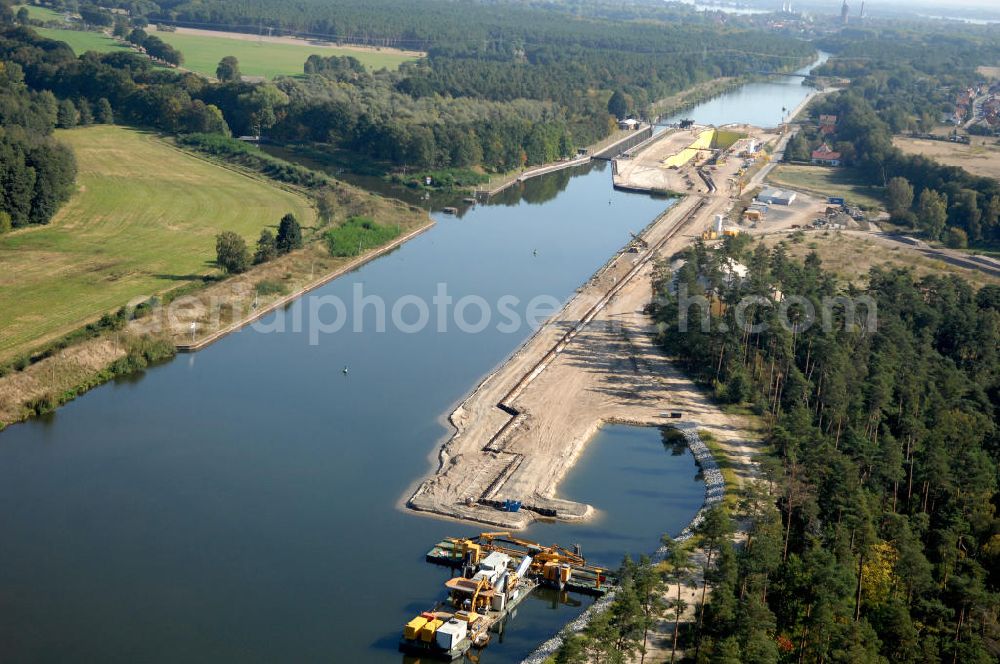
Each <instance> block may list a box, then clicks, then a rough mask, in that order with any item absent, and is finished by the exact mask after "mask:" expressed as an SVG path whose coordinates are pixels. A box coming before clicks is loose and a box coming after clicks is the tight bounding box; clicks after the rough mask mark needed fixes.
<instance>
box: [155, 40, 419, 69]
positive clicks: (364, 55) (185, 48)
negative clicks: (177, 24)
mask: <svg viewBox="0 0 1000 664" xmlns="http://www.w3.org/2000/svg"><path fill="white" fill-rule="evenodd" d="M154 34H155V35H156V36H157V37H159V38H160V39H162V40H163V41H165V42H167V43H168V44H170V45H171V46H173V47H174V48H176V49H177V50H179V51H180V52H181V53H183V54H184V65H183V66H184V67H185V68H187V69H190V70H192V71H196V72H199V73H202V74H205V75H207V76H215V69H216V67H218V65H219V61H220V60H222V58H224V57H226V56H227V55H232V56H235V57H236V58H237V59H238V60H239V61H240V71H241V72H243V74H245V75H247V76H265V77H267V78H274V77H275V76H281V75H287V76H295V75H298V74H301V73H302V67H303V65H304V64H305V62H306V60H307V59H308V58H309V56H310V55H313V54H314V53H315V54H317V55H322V56H324V57H329V56H332V55H350V56H353V57H355V58H357V59H358V60H359V61H361V63H362V64H364V65H365V66H366V67H368V68H369V69H372V70H375V69H381V68H382V67H388V68H389V69H395V68H396V67H398V66H399V65H400V64H402V63H403V62H406V61H407V60H411V59H412V58H411V57H409V56H407V55H404V54H402V53H399V52H396V51H368V50H355V49H349V48H342V49H341V48H329V47H324V46H309V45H308V44H306V43H304V42H303V43H302V44H301V45H300V44H283V43H277V42H258V41H256V40H253V39H250V40H247V39H242V38H238V37H220V36H215V35H201V34H188V33H180V32H156V33H154Z"/></svg>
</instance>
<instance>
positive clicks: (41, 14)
mask: <svg viewBox="0 0 1000 664" xmlns="http://www.w3.org/2000/svg"><path fill="white" fill-rule="evenodd" d="M21 7H27V8H28V17H29V18H32V19H34V20H36V21H62V20H65V14H63V13H62V12H57V11H54V10H52V9H49V8H48V7H36V6H35V5H14V12H15V13H17V11H18V10H20V9H21Z"/></svg>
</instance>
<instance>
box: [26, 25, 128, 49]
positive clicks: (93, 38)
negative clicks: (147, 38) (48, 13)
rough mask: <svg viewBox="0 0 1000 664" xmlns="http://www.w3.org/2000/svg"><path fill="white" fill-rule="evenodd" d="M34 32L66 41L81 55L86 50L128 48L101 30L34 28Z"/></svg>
mask: <svg viewBox="0 0 1000 664" xmlns="http://www.w3.org/2000/svg"><path fill="white" fill-rule="evenodd" d="M35 32H37V33H38V34H40V35H41V36H43V37H47V38H49V39H55V40H56V41H62V42H66V43H67V44H69V46H70V48H72V49H73V52H74V53H76V54H77V55H82V54H84V53H86V52H87V51H97V52H98V53H111V52H114V51H126V50H129V49H128V47H127V46H123V45H122V44H120V43H119V42H117V41H115V40H114V39H112V38H111V37H108V36H107V35H105V34H104V33H101V32H87V31H82V30H63V29H61V28H35Z"/></svg>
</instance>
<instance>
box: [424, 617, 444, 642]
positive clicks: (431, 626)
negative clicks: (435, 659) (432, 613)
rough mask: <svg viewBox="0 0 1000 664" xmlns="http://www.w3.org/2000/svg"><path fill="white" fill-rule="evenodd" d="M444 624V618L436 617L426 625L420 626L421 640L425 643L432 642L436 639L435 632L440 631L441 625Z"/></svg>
mask: <svg viewBox="0 0 1000 664" xmlns="http://www.w3.org/2000/svg"><path fill="white" fill-rule="evenodd" d="M443 624H444V621H443V620H439V619H438V618H435V619H434V620H430V621H428V622H427V624H426V625H424V626H423V627H421V628H420V640H421V641H423V642H424V643H430V642H432V641H433V640H434V634H435V632H437V631H438V629H439V628H440V627H441V625H443Z"/></svg>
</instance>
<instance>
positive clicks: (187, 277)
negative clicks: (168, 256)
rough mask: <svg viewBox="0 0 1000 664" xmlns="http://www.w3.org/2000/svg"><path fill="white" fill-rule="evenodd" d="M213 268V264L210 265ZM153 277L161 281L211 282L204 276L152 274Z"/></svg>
mask: <svg viewBox="0 0 1000 664" xmlns="http://www.w3.org/2000/svg"><path fill="white" fill-rule="evenodd" d="M211 265H212V266H213V267H214V266H215V263H211ZM153 277H155V278H157V279H162V280H163V281H204V282H206V283H207V282H209V281H212V279H211V278H210V277H206V275H204V274H162V273H161V274H154V275H153Z"/></svg>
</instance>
